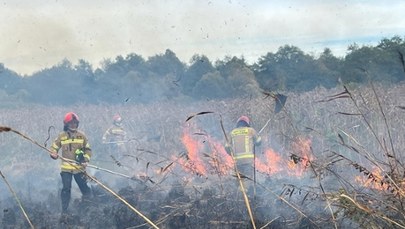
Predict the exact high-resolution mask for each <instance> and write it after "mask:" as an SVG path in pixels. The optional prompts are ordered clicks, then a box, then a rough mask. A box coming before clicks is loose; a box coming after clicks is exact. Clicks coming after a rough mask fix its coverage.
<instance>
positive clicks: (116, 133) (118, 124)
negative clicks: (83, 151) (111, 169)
mask: <svg viewBox="0 0 405 229" xmlns="http://www.w3.org/2000/svg"><path fill="white" fill-rule="evenodd" d="M126 137H127V133H126V131H125V130H124V127H123V125H122V117H121V115H119V114H115V115H114V116H113V122H112V125H111V126H110V127H109V128H108V129H107V130H106V131H105V133H104V135H103V139H102V140H103V143H104V144H108V146H109V147H108V148H109V153H110V155H112V156H118V157H119V156H122V154H123V153H125V152H126V148H125V143H126Z"/></svg>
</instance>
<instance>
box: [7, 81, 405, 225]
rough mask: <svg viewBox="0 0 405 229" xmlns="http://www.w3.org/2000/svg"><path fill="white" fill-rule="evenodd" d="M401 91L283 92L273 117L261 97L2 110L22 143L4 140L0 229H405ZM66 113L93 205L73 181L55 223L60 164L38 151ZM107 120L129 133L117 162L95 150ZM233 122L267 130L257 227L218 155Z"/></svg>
mask: <svg viewBox="0 0 405 229" xmlns="http://www.w3.org/2000/svg"><path fill="white" fill-rule="evenodd" d="M404 93H405V85H403V84H401V85H397V86H390V87H387V86H383V85H369V86H362V87H354V86H345V87H344V86H341V87H338V88H334V89H331V90H326V89H324V88H317V89H316V90H313V91H311V92H307V93H286V94H285V95H286V96H288V99H287V102H286V104H285V107H284V108H283V109H282V110H281V111H280V112H278V113H275V112H274V105H275V101H274V100H272V99H271V98H268V97H266V96H265V95H263V96H261V97H257V98H251V97H250V96H247V97H246V98H238V99H233V100H221V101H214V100H211V101H203V102H187V103H186V102H170V101H168V102H165V103H163V102H160V103H153V104H148V105H133V104H125V103H124V104H122V105H115V106H111V105H86V104H78V105H75V106H71V107H46V106H40V105H25V106H23V107H20V108H2V109H1V116H0V125H1V126H2V127H10V128H12V129H13V130H17V131H19V132H20V133H21V134H22V135H25V136H27V137H28V140H27V139H26V138H23V137H22V136H21V135H19V134H16V133H14V132H12V131H2V132H1V133H0V155H1V158H2V159H1V160H0V171H1V173H2V175H3V176H2V178H3V179H2V181H4V182H0V209H1V214H2V215H1V216H0V220H1V221H0V222H1V225H2V227H3V228H29V227H30V224H29V223H30V222H31V223H32V225H33V226H34V227H35V228H151V227H154V226H156V227H159V228H253V227H256V228H404V227H405V216H404V212H405V211H404V208H403V204H404V201H403V197H404V192H403V180H404V171H405V170H404V169H405V168H404V165H403V161H404V160H403V159H404V156H405V155H404V153H403V152H405V149H404V147H405V144H404V132H405V118H404V117H405V109H404V105H405V104H404V102H403V98H404V97H405V94H404ZM69 111H74V112H76V113H77V114H78V115H79V117H80V126H79V128H80V129H81V130H82V131H84V132H85V133H86V134H87V135H88V138H89V141H90V143H91V145H92V149H93V153H94V155H93V157H92V160H91V165H92V166H93V167H89V168H88V169H87V172H88V174H89V184H90V185H91V187H92V190H93V196H92V198H91V199H90V200H86V201H84V200H82V199H81V196H80V192H79V189H78V187H77V186H76V184H75V183H74V182H73V186H72V199H71V204H70V207H69V211H70V214H69V215H68V216H66V217H61V214H60V199H59V192H60V188H61V183H60V176H59V161H54V160H52V159H50V157H49V155H48V152H47V151H46V150H44V149H43V148H41V147H39V146H38V145H40V146H42V147H45V148H49V146H50V144H51V143H52V140H53V139H54V138H55V137H56V135H57V133H58V132H59V131H61V130H62V118H63V115H64V114H65V113H66V112H69ZM115 113H119V114H121V116H122V117H123V119H124V127H125V129H126V131H127V132H128V139H129V141H128V142H127V143H126V152H124V153H121V154H114V153H113V152H110V151H109V150H108V146H107V145H103V144H102V142H101V137H102V135H103V132H104V131H105V130H106V129H107V128H108V127H109V125H110V124H111V117H112V116H113V115H114V114H115ZM240 115H248V116H250V117H251V119H252V120H253V124H252V125H253V127H254V128H256V129H257V130H260V129H261V128H262V127H263V126H265V124H266V122H268V123H269V124H268V126H266V127H265V128H264V129H263V132H262V134H261V135H262V138H263V144H262V145H261V146H260V147H259V148H258V149H257V152H256V164H255V166H256V177H255V181H256V185H255V187H256V192H255V195H254V197H252V198H250V199H249V206H250V207H251V212H252V217H253V221H254V226H253V224H252V220H251V217H250V215H249V210H248V208H247V204H246V202H245V201H244V199H243V193H242V192H241V191H239V188H238V186H237V183H236V181H237V180H236V179H237V178H236V177H235V175H234V174H235V173H234V170H233V164H232V159H230V157H229V156H228V155H227V154H226V153H225V151H224V148H223V145H224V143H225V136H224V132H223V129H224V130H225V132H226V133H227V132H229V131H230V130H231V129H232V128H233V126H234V123H235V121H236V119H237V118H238V117H239V116H240ZM29 139H31V140H33V141H30V140H29ZM108 171H109V172H108ZM111 171H112V172H114V173H115V174H114V173H111ZM92 179H96V180H92ZM7 184H8V185H7ZM10 188H11V189H12V190H13V191H11V190H10ZM113 193H115V194H116V195H117V196H118V197H117V196H115V195H114V194H113ZM123 200H124V201H123ZM19 203H20V204H19ZM22 209H24V210H25V212H26V216H27V217H25V216H24V214H23V211H22Z"/></svg>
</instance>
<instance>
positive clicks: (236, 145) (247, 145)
mask: <svg viewBox="0 0 405 229" xmlns="http://www.w3.org/2000/svg"><path fill="white" fill-rule="evenodd" d="M230 136H231V146H230V147H231V148H232V150H233V158H234V159H235V161H236V162H237V163H238V164H247V163H249V164H251V163H252V160H254V150H255V146H256V145H259V144H260V143H261V138H260V136H259V135H258V134H257V133H256V130H255V129H253V128H252V127H238V128H235V129H233V130H232V131H231V133H230Z"/></svg>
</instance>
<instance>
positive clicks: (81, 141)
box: [60, 139, 84, 145]
mask: <svg viewBox="0 0 405 229" xmlns="http://www.w3.org/2000/svg"><path fill="white" fill-rule="evenodd" d="M83 142H84V139H66V140H63V141H61V142H60V143H61V144H62V145H66V144H83Z"/></svg>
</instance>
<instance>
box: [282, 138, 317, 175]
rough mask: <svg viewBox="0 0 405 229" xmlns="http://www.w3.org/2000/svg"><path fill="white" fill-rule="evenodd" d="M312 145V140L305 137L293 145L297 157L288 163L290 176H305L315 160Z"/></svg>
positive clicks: (298, 139)
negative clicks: (305, 172) (311, 162)
mask: <svg viewBox="0 0 405 229" xmlns="http://www.w3.org/2000/svg"><path fill="white" fill-rule="evenodd" d="M311 144H312V142H311V139H306V138H304V137H298V138H297V139H296V141H294V142H293V143H292V150H293V152H294V154H295V155H296V156H297V157H296V158H293V160H290V161H289V162H288V168H289V173H290V175H295V176H302V175H303V174H304V171H305V170H306V168H308V166H309V164H310V161H312V160H313V159H314V157H313V155H312V153H311V152H312V150H311ZM293 157H294V156H293Z"/></svg>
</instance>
